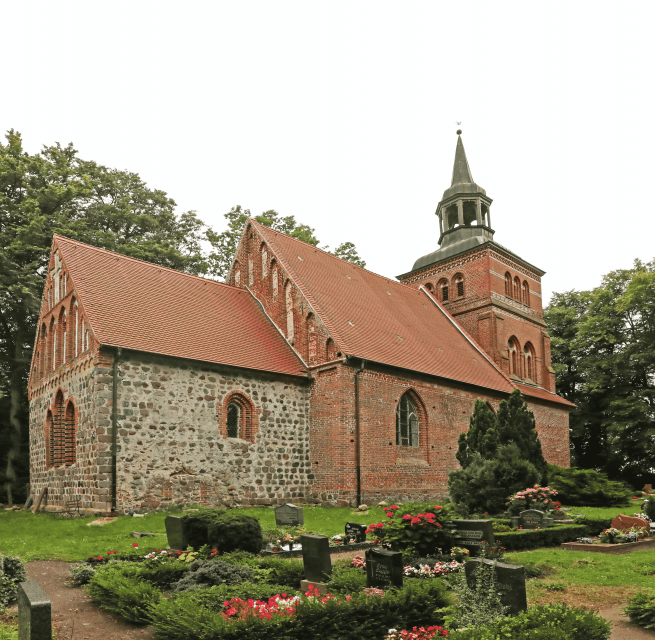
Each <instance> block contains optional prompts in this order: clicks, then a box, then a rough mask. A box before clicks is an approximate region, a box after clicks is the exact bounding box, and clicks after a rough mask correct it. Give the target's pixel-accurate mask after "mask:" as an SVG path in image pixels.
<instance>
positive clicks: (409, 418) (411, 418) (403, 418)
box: [396, 393, 419, 447]
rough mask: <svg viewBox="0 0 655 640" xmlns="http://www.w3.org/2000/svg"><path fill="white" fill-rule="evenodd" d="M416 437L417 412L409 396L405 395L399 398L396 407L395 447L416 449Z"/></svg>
mask: <svg viewBox="0 0 655 640" xmlns="http://www.w3.org/2000/svg"><path fill="white" fill-rule="evenodd" d="M418 437H419V417H418V411H417V409H416V405H415V404H414V402H412V400H411V398H410V397H409V394H407V393H406V394H405V395H404V396H402V397H401V398H400V400H399V401H398V406H397V407H396V445H398V446H400V447H418Z"/></svg>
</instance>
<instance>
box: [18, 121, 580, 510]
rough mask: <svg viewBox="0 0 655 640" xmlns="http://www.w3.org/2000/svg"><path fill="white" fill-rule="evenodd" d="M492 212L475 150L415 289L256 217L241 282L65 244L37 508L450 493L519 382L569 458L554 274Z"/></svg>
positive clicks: (47, 375) (34, 433)
mask: <svg viewBox="0 0 655 640" xmlns="http://www.w3.org/2000/svg"><path fill="white" fill-rule="evenodd" d="M459 133H460V132H458V134H459ZM491 202H492V200H491V199H490V198H489V197H488V196H487V194H486V192H485V190H484V189H482V188H481V187H479V186H478V185H477V184H476V183H475V182H474V181H473V177H472V175H471V171H470V168H469V165H468V162H467V159H466V154H465V152H464V146H463V144H462V140H461V137H458V140H457V149H456V154H455V165H454V168H453V176H452V184H451V186H450V187H449V188H448V189H447V190H446V191H445V192H444V195H443V198H442V200H441V202H440V203H439V205H438V207H437V211H436V214H437V217H438V221H439V229H440V237H439V248H438V249H437V250H436V251H434V252H433V253H430V254H428V255H426V256H423V257H421V258H419V259H418V260H416V262H415V263H414V266H413V267H412V269H411V270H410V271H408V272H407V273H405V274H403V275H401V276H399V277H398V280H392V279H390V278H387V277H385V276H381V275H378V274H375V273H372V272H370V271H367V270H366V269H363V268H361V267H359V266H356V265H354V264H352V263H350V262H346V261H344V260H340V259H339V258H336V257H335V256H333V255H331V254H328V253H326V252H324V251H322V250H320V249H317V248H316V247H314V246H312V245H309V244H306V243H303V242H301V241H299V240H296V239H294V238H291V237H288V236H285V235H283V234H281V233H278V232H276V231H273V230H271V229H270V228H267V227H265V226H262V225H261V224H259V223H257V222H256V221H255V220H249V221H248V223H247V226H246V228H245V230H244V233H243V236H242V238H241V241H240V244H239V246H238V249H237V252H236V255H235V257H234V262H233V265H232V267H231V270H230V273H229V276H228V278H227V282H226V283H220V282H216V281H213V280H207V279H203V278H200V277H197V276H193V275H189V274H185V273H181V272H178V271H174V270H172V269H167V268H164V267H160V266H158V265H155V264H150V263H147V262H142V261H139V260H135V259H133V258H129V257H126V256H123V255H119V254H115V253H112V252H110V251H106V250H103V249H98V248H95V247H91V246H88V245H85V244H82V243H80V242H76V241H73V240H70V239H67V238H64V237H61V236H57V235H56V236H55V237H54V238H53V243H52V252H51V259H50V266H49V270H48V276H47V280H46V285H45V291H44V296H43V303H42V308H41V314H40V321H39V330H38V333H37V338H36V344H35V349H34V358H33V362H32V370H31V375H30V379H29V398H30V458H31V462H30V465H31V466H30V469H31V490H32V495H33V496H34V497H36V496H37V495H39V494H40V493H41V490H42V489H43V488H45V487H48V498H47V500H48V502H47V508H48V509H51V510H56V509H59V508H61V507H62V506H63V503H64V501H66V500H70V499H73V498H75V497H76V496H79V499H80V500H81V506H82V507H83V508H85V509H88V510H101V511H111V510H118V511H123V510H126V509H131V508H142V509H153V508H157V507H159V506H165V505H167V504H169V503H171V502H175V503H185V504H189V503H203V504H208V505H221V504H225V505H235V504H277V503H282V502H300V503H303V502H304V503H320V504H336V505H353V504H358V503H361V502H368V503H371V502H375V501H379V500H381V499H391V500H394V501H408V500H430V499H433V498H436V497H443V496H444V495H445V494H446V493H447V479H448V472H449V471H450V470H452V469H453V468H455V467H456V466H457V461H456V459H455V452H456V450H457V439H458V436H459V434H460V433H461V432H462V431H465V430H466V429H467V428H468V422H469V418H470V416H471V413H472V411H473V406H474V402H475V400H476V399H477V398H481V399H483V400H485V401H486V402H487V403H488V404H489V406H490V407H491V408H492V409H493V410H496V409H497V407H498V404H499V403H500V401H501V400H503V399H504V398H506V397H507V396H508V395H509V394H510V393H511V392H512V391H513V390H514V389H516V388H518V389H520V390H521V393H522V394H523V395H524V396H525V399H526V401H527V402H528V405H529V407H530V409H531V410H532V411H533V412H534V414H535V417H536V422H537V429H538V432H539V436H540V438H541V442H542V446H543V450H544V455H545V457H546V458H547V460H548V461H550V462H552V463H555V464H558V465H562V466H568V465H569V430H568V425H569V411H570V410H571V409H572V408H573V405H572V404H570V403H569V402H567V401H566V400H564V399H563V398H561V397H559V396H558V395H556V394H555V376H554V372H553V369H552V367H551V360H550V341H549V337H548V333H547V331H546V327H545V324H544V321H543V311H542V303H541V277H542V276H543V275H544V272H543V271H541V270H540V269H538V268H537V267H535V266H533V265H532V264H530V263H529V262H526V260H524V259H523V258H521V257H519V256H518V255H516V254H515V253H513V252H512V251H510V250H509V249H506V248H505V247H503V246H502V245H500V244H498V243H496V242H495V241H494V230H493V229H492V227H491V211H490V210H491Z"/></svg>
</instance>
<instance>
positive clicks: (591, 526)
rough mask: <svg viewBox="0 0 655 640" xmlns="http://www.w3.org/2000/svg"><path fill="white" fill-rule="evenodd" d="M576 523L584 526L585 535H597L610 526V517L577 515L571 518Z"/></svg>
mask: <svg viewBox="0 0 655 640" xmlns="http://www.w3.org/2000/svg"><path fill="white" fill-rule="evenodd" d="M573 521H574V523H575V524H576V525H582V526H584V528H585V534H586V536H590V537H593V536H597V535H598V534H599V533H601V532H602V531H605V529H609V528H610V527H611V526H612V519H611V518H593V517H589V516H577V517H576V518H574V519H573Z"/></svg>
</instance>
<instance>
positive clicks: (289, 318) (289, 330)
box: [285, 280, 293, 341]
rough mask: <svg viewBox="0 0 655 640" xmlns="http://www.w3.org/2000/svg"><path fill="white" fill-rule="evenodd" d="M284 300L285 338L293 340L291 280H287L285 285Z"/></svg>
mask: <svg viewBox="0 0 655 640" xmlns="http://www.w3.org/2000/svg"><path fill="white" fill-rule="evenodd" d="M285 296H286V297H285V301H286V309H287V339H288V340H290V341H292V340H293V294H292V292H291V281H290V280H289V281H287V284H286V287H285Z"/></svg>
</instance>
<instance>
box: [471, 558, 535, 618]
mask: <svg viewBox="0 0 655 640" xmlns="http://www.w3.org/2000/svg"><path fill="white" fill-rule="evenodd" d="M481 562H482V560H481V559H480V558H474V559H471V560H469V561H468V562H467V563H466V564H465V565H464V571H465V573H466V584H467V585H468V587H469V589H471V588H474V587H475V573H476V571H477V570H478V569H479V567H480V563H481ZM484 563H485V564H486V565H490V566H493V567H495V571H496V585H497V587H498V591H499V592H500V601H501V602H502V603H503V604H504V605H505V606H506V607H509V613H510V615H516V614H517V613H520V612H521V611H525V610H526V609H527V608H528V597H527V594H526V592H525V570H524V568H523V567H520V566H518V565H515V564H505V563H504V562H493V561H492V560H485V561H484Z"/></svg>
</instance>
